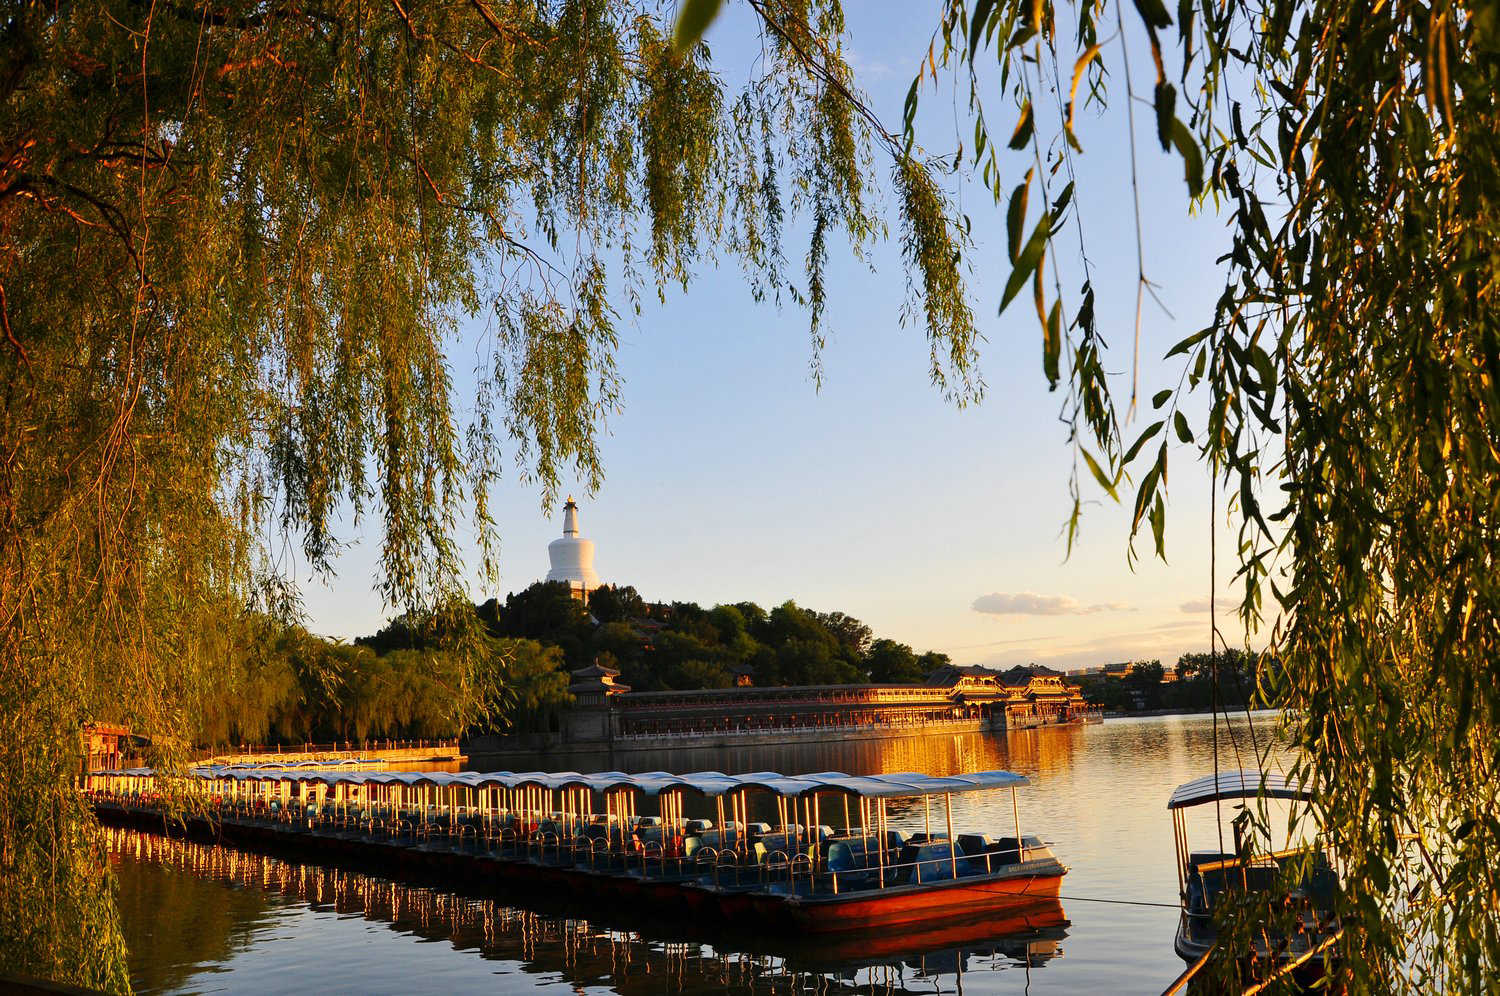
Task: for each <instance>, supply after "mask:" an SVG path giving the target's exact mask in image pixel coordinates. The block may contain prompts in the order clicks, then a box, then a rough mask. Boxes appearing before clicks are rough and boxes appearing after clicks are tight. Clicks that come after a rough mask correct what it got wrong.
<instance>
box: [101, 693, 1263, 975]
mask: <svg viewBox="0 0 1500 996" xmlns="http://www.w3.org/2000/svg"><path fill="white" fill-rule="evenodd" d="M1270 728H1271V717H1270V716H1269V715H1266V716H1257V719H1256V733H1257V737H1258V739H1259V740H1260V741H1261V743H1262V745H1263V744H1264V739H1265V736H1266V733H1267V732H1268V731H1269V730H1270ZM1233 732H1234V736H1235V742H1236V743H1237V744H1238V745H1239V747H1240V749H1241V754H1240V760H1241V761H1243V762H1244V764H1245V766H1253V764H1254V760H1253V753H1252V751H1251V748H1250V743H1249V736H1248V731H1247V729H1246V724H1245V722H1244V720H1243V719H1240V720H1239V721H1237V723H1236V724H1235V726H1234V730H1233ZM1219 739H1220V741H1221V766H1222V767H1225V768H1231V767H1239V766H1240V763H1239V762H1237V761H1236V760H1235V755H1234V752H1233V749H1232V746H1231V743H1230V741H1229V736H1228V734H1227V732H1226V730H1225V728H1224V723H1223V720H1222V719H1221V720H1220V722H1219ZM1213 740H1214V728H1213V724H1212V722H1211V721H1210V720H1209V719H1208V718H1207V717H1161V718H1152V719H1143V720H1110V721H1108V722H1106V723H1105V724H1104V725H1102V726H1089V727H1071V728H1061V729H1057V728H1054V729H1043V730H1027V731H1015V732H1011V733H1001V734H965V735H959V736H942V737H925V738H912V739H905V740H891V741H861V742H852V743H834V744H807V745H796V746H783V747H771V748H766V747H758V748H750V749H740V750H733V751H730V750H704V751H699V750H689V751H652V752H640V753H632V754H620V755H615V756H613V757H608V756H603V755H595V756H592V757H589V756H577V755H574V756H570V755H565V754H553V755H551V756H549V757H535V758H518V759H515V761H514V762H513V763H508V764H507V765H506V766H507V767H510V768H514V769H516V770H529V769H532V768H537V769H544V770H578V771H585V772H587V771H598V770H606V769H609V770H613V769H623V770H627V771H632V770H633V771H647V770H656V769H665V770H675V771H696V770H719V771H726V772H731V773H733V772H737V771H752V770H767V769H769V770H779V771H782V772H784V773H786V774H798V773H805V772H810V771H824V770H842V771H847V772H850V773H857V774H872V773H882V772H894V771H920V772H924V773H927V774H933V775H944V774H952V773H957V772H965V771H980V770H986V769H996V768H998V769H1008V770H1012V771H1019V772H1022V773H1024V774H1027V775H1031V776H1032V777H1033V779H1034V785H1033V787H1032V788H1029V789H1022V790H1021V791H1020V805H1021V822H1022V830H1023V832H1026V833H1039V834H1040V835H1041V836H1043V837H1045V838H1046V839H1047V840H1049V841H1051V842H1053V845H1054V850H1055V851H1056V853H1057V855H1058V857H1059V858H1061V859H1062V861H1064V862H1065V863H1066V864H1068V865H1069V866H1070V867H1071V872H1070V873H1069V875H1068V876H1067V877H1066V878H1065V879H1064V880H1063V889H1062V891H1063V896H1064V897H1065V898H1064V900H1063V903H1062V907H1063V908H1062V910H1060V911H1053V912H1051V913H1050V914H1046V913H1044V914H1042V915H1039V916H1035V917H1032V918H1031V921H1030V922H1022V923H1009V924H995V923H993V922H991V923H989V924H968V925H965V924H954V925H948V926H949V928H950V929H949V930H948V932H947V933H946V935H942V936H927V937H920V936H918V937H913V936H911V934H910V932H905V933H903V934H902V935H900V936H898V937H895V938H891V937H885V938H881V937H871V936H869V935H859V936H856V937H854V938H852V939H848V940H846V941H845V942H843V943H840V944H838V945H836V946H834V947H832V948H830V947H829V946H827V945H823V946H820V947H819V948H816V949H800V950H791V951H787V950H767V944H766V942H763V941H761V940H760V939H758V938H755V937H753V936H750V935H749V933H748V932H742V934H741V935H740V936H728V937H724V936H717V937H714V938H712V939H711V940H709V941H704V940H702V938H701V935H700V936H699V937H698V938H695V939H682V938H680V937H679V938H676V939H674V938H672V937H671V935H670V934H664V933H663V931H662V930H660V929H653V927H654V925H652V924H650V923H646V924H640V923H630V924H628V925H627V926H621V925H620V924H619V923H611V924H609V925H602V924H590V923H589V922H588V921H586V920H583V919H577V918H575V917H576V916H588V915H590V914H591V913H596V914H597V913H598V912H599V911H590V910H588V909H579V910H576V911H575V910H568V911H566V913H567V915H566V916H564V915H561V913H558V912H556V911H554V912H551V913H548V912H541V913H538V912H534V911H528V910H525V909H521V908H519V907H521V906H522V905H526V904H527V899H526V898H524V897H510V896H505V895H503V894H496V895H494V896H484V897H466V896H460V895H455V894H454V893H452V892H448V891H444V890H442V889H436V888H429V887H422V886H420V885H403V884H400V883H395V882H391V881H388V880H385V879H382V878H378V877H371V876H368V875H363V874H359V873H356V872H352V871H347V870H340V869H330V868H322V867H317V866H311V865H301V864H296V863H291V862H286V861H281V860H278V859H275V858H268V857H264V856H260V855H254V854H247V853H241V852H235V851H232V850H229V849H225V848H218V847H210V846H205V845H199V844H191V843H186V842H182V841H172V840H167V839H164V838H159V837H153V836H150V835H143V834H138V833H134V832H131V831H123V830H111V831H109V834H110V846H111V850H112V852H113V853H114V854H115V856H116V870H117V872H118V876H119V881H120V907H121V913H122V917H123V919H124V923H125V930H126V940H127V943H128V945H129V947H130V955H131V974H132V978H133V980H134V983H135V985H136V986H137V988H138V989H139V990H141V991H143V992H250V993H258V992H272V991H275V992H282V993H285V992H306V991H321V992H323V993H346V992H349V993H353V992H359V993H366V992H368V993H384V992H390V993H397V992H468V991H475V990H481V989H487V990H489V991H494V992H516V991H522V990H530V989H535V988H538V987H543V986H548V987H550V986H556V985H562V986H566V987H567V988H568V989H570V990H572V991H574V992H580V993H584V992H586V993H608V992H614V993H637V992H639V993H654V992H685V993H752V992H753V993H793V992H795V993H828V994H834V993H855V992H858V993H870V994H874V993H893V994H894V993H902V992H922V993H964V994H970V996H983V994H990V993H1021V992H1027V993H1076V992H1084V991H1088V990H1094V991H1097V992H1100V993H1108V992H1160V991H1161V989H1162V987H1163V986H1164V985H1165V984H1166V983H1167V982H1168V981H1170V980H1171V979H1172V978H1173V977H1174V976H1175V975H1176V974H1177V973H1178V972H1179V971H1180V970H1181V967H1182V966H1181V963H1180V962H1178V961H1177V960H1176V958H1175V956H1174V955H1173V954H1172V931H1173V929H1174V927H1175V925H1176V921H1177V913H1176V901H1177V896H1176V878H1175V872H1174V870H1173V851H1172V835H1171V822H1170V819H1169V818H1168V816H1167V812H1166V800H1167V796H1168V795H1169V794H1170V793H1171V790H1172V789H1173V788H1174V787H1175V786H1176V785H1178V784H1180V783H1182V782H1185V781H1187V780H1189V779H1191V778H1195V777H1198V776H1199V775H1202V774H1205V773H1208V772H1211V771H1212V769H1213ZM895 813H896V810H893V816H894V815H895ZM1203 815H1204V817H1205V820H1204V821H1200V823H1199V825H1197V826H1196V827H1195V831H1196V832H1198V833H1200V834H1203V835H1204V836H1202V837H1196V838H1194V839H1196V840H1200V841H1201V842H1202V843H1203V844H1208V843H1209V841H1208V839H1207V837H1208V836H1212V835H1213V834H1214V833H1215V832H1216V830H1215V828H1214V826H1213V824H1212V821H1211V813H1205V814H1203ZM1229 815H1232V814H1230V813H1227V812H1226V814H1225V818H1226V819H1227V818H1228V816H1229ZM922 819H923V812H922V807H921V805H920V804H918V805H916V806H910V807H907V808H906V809H905V810H902V811H900V815H899V817H896V818H895V819H893V822H894V823H896V824H897V825H904V826H905V827H907V828H908V829H911V828H920V826H921V822H922ZM1012 820H1013V817H1012V812H1011V800H1010V796H1009V793H1004V792H990V793H974V794H970V795H964V796H959V797H956V798H955V800H954V826H955V827H956V828H959V829H961V830H973V831H978V832H988V833H994V834H997V835H1002V834H1005V833H1007V832H1008V828H1010V827H1011V826H1012ZM1101 900H1114V901H1116V902H1113V903H1111V902H1102V901H1101ZM1122 901H1123V902H1122ZM1125 903H1130V904H1136V903H1153V904H1160V905H1126V904H1125ZM508 904H509V905H508ZM531 905H533V907H535V906H536V905H537V904H531ZM541 905H543V906H544V905H545V904H541ZM1064 918H1065V919H1064ZM603 919H608V918H607V917H605V918H603ZM1002 932H1003V933H1005V934H1006V935H1008V936H1004V937H999V938H997V937H996V934H997V933H1002ZM773 943H775V944H780V945H781V947H783V948H785V947H786V944H785V942H773Z"/></svg>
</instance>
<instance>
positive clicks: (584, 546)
mask: <svg viewBox="0 0 1500 996" xmlns="http://www.w3.org/2000/svg"><path fill="white" fill-rule="evenodd" d="M547 557H548V559H550V560H551V561H552V570H550V571H548V572H547V578H546V580H548V581H561V582H563V583H564V584H566V585H567V586H568V588H569V590H571V591H572V593H573V597H574V598H577V599H578V600H580V601H587V600H588V595H589V592H591V591H593V590H594V589H595V588H597V587H599V575H597V574H595V573H594V541H593V540H586V539H584V538H583V537H582V536H581V535H580V534H579V531H578V504H577V503H576V502H575V501H573V496H572V495H568V503H567V504H566V505H564V506H563V534H562V538H561V539H555V540H553V541H552V542H551V543H548V544H547Z"/></svg>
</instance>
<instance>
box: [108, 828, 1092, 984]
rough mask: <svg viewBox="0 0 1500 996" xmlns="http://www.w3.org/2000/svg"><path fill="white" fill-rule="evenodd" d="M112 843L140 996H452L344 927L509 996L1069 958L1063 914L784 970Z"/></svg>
mask: <svg viewBox="0 0 1500 996" xmlns="http://www.w3.org/2000/svg"><path fill="white" fill-rule="evenodd" d="M105 834H106V840H107V844H108V847H109V850H110V853H111V856H112V858H113V859H114V862H115V868H116V872H117V875H118V878H119V881H120V894H121V911H122V914H123V920H124V926H125V932H126V941H127V944H128V946H129V950H130V967H131V976H132V980H133V983H134V985H135V986H136V988H137V989H138V990H139V991H141V992H170V991H177V990H182V989H188V990H192V989H197V988H199V987H207V988H215V989H218V988H222V987H224V986H226V985H227V988H229V989H230V990H236V989H238V990H245V991H265V990H270V989H277V988H280V989H282V991H290V990H288V989H285V988H284V987H283V986H282V985H281V983H280V982H279V977H280V976H282V975H285V976H289V977H290V978H291V979H292V980H295V981H294V988H295V989H296V990H298V991H303V990H308V991H312V990H318V989H322V990H324V991H335V992H339V991H433V990H436V989H440V988H443V986H442V985H440V984H439V982H438V976H435V975H433V974H432V973H430V972H426V971H421V970H414V969H413V968H412V967H411V965H410V964H409V958H406V957H402V958H390V957H389V956H385V957H384V958H382V957H380V956H378V955H377V956H375V958H374V960H373V961H372V960H371V955H370V953H368V952H363V951H362V949H363V948H365V947H366V946H367V942H368V940H369V935H368V933H363V934H361V933H351V932H350V931H349V930H348V929H347V924H348V923H349V922H350V921H358V922H360V923H361V924H364V925H369V926H372V927H374V928H376V929H379V930H381V932H382V933H390V934H394V935H406V936H408V937H411V938H415V939H417V940H419V941H428V942H442V943H443V944H444V945H445V946H446V948H447V949H448V950H449V951H450V952H470V953H473V954H477V955H478V956H479V960H480V962H481V963H482V962H502V963H509V964H508V965H507V969H506V970H502V972H501V973H499V974H507V973H508V974H511V975H514V976H517V978H513V979H511V981H510V982H509V983H508V984H505V985H502V986H501V987H500V988H502V989H505V990H512V989H515V988H519V987H520V985H521V977H524V978H526V979H528V980H534V982H541V981H544V980H545V979H547V978H548V977H552V978H554V979H555V980H558V981H562V980H565V981H567V982H568V983H569V984H570V985H571V987H572V988H574V989H575V990H576V991H581V990H582V989H584V988H591V987H601V988H604V989H607V990H608V991H611V992H617V993H634V992H662V991H664V990H670V991H672V992H684V993H694V992H703V993H709V992H712V993H752V992H753V993H772V994H775V993H807V992H814V993H829V994H833V993H843V992H850V993H853V992H860V993H891V994H895V993H903V992H908V991H910V989H909V987H910V986H911V985H916V984H920V989H921V991H923V992H933V991H945V989H946V987H947V986H953V987H959V986H961V978H962V976H963V973H965V972H969V973H973V972H979V971H985V970H990V971H1001V970H1005V969H1010V968H1020V969H1022V971H1023V974H1025V972H1027V971H1029V970H1030V969H1032V968H1039V967H1041V966H1042V965H1044V964H1045V963H1046V962H1047V961H1049V960H1050V959H1052V958H1056V957H1058V956H1059V955H1061V954H1062V947H1061V945H1060V943H1059V942H1060V940H1061V939H1062V937H1063V936H1064V932H1065V926H1066V922H1065V921H1063V920H1062V916H1061V910H1060V909H1054V910H1052V911H1043V912H1040V913H1036V914H1032V915H1031V916H1030V917H1021V918H1014V920H1013V921H1011V923H1012V926H1016V925H1017V924H1020V925H1021V926H1024V927H1025V929H1024V930H1022V931H1021V932H1020V933H1019V934H1013V935H1012V936H1008V937H1005V938H1001V939H998V940H997V939H995V934H996V933H997V932H998V929H999V928H998V926H997V925H996V924H994V923H990V924H988V925H980V924H975V925H971V926H970V927H968V928H967V929H965V928H962V927H957V926H954V925H948V926H947V927H945V928H943V929H942V930H939V931H934V932H931V935H932V937H935V938H936V940H933V941H932V943H931V945H929V947H928V948H927V949H924V948H923V943H922V942H923V937H922V936H921V935H918V936H916V937H913V936H912V932H911V931H909V930H908V931H904V932H902V933H901V934H900V935H895V934H891V935H886V937H885V938H884V946H882V939H881V938H880V937H870V936H861V937H856V938H847V939H844V940H842V941H837V942H831V943H820V944H818V945H816V946H811V945H800V946H799V945H796V944H795V943H794V945H793V948H792V950H791V952H790V953H789V954H786V955H782V956H778V955H776V954H768V953H763V952H758V951H754V950H737V949H736V946H735V944H734V943H733V942H732V941H730V942H728V943H725V942H722V941H720V942H715V943H713V944H709V943H704V942H702V941H701V940H673V939H665V938H661V937H652V936H648V935H647V934H645V933H642V932H640V931H636V930H629V929H619V928H615V927H610V926H602V925H599V924H591V923H590V922H589V921H586V920H582V919H578V918H576V917H565V916H561V915H548V914H544V913H538V912H535V911H531V910H525V909H519V908H516V907H513V906H508V905H506V904H505V903H504V902H501V901H499V900H496V899H489V898H477V897H471V896H463V895H457V894H455V893H452V892H449V891H445V890H444V889H441V888H433V887H425V886H418V885H408V884H403V883H400V882H394V881H390V880H387V879H383V878H379V877H373V876H369V875H365V874H361V873H358V872H354V871H350V870H346V869H339V868H329V867H321V866H315V865H305V864H299V863H295V862H289V861H284V860H281V859H278V858H274V857H268V856H264V855H260V854H256V853H251V852H245V851H237V850H234V849H231V848H226V847H218V846H212V845H205V844H199V843H195V842H190V841H184V840H180V839H174V838H170V837H163V836H158V835H154V834H145V833H141V832H139V831H135V830H128V829H123V828H117V827H110V828H106V830H105ZM341 924H342V925H343V926H341ZM288 930H291V931H296V932H297V933H299V934H304V935H305V934H307V933H312V934H314V935H320V936H319V937H317V938H315V940H314V943H313V945H312V949H313V950H314V951H316V952H317V955H316V957H314V958H312V959H309V960H306V961H303V962H301V963H300V964H298V963H297V954H296V953H295V952H294V951H293V950H291V949H290V947H289V946H283V947H278V945H287V944H288V941H290V940H292V939H293V935H291V934H288V933H287V931H288ZM272 938H274V939H272ZM955 938H959V939H960V940H955ZM963 938H968V939H967V940H963ZM974 938H980V939H978V940H975V939H974ZM304 939H305V938H304ZM744 940H751V939H744ZM789 943H791V942H789ZM944 944H947V945H948V946H943V945H944ZM304 946H306V945H304ZM747 946H748V947H751V948H753V947H754V945H753V944H750V945H747ZM409 951H410V949H409V948H408V949H405V952H404V953H409ZM257 953H260V954H263V955H266V956H268V957H265V958H263V959H262V960H263V961H266V962H271V959H272V958H274V957H275V956H276V955H278V954H279V955H280V957H279V958H275V962H274V963H273V964H272V965H271V967H269V968H267V967H266V966H265V965H253V966H252V965H247V966H246V967H245V968H238V967H237V959H238V961H239V962H247V963H248V962H250V961H251V960H252V959H253V958H254V957H255V956H256V955H257ZM474 965H475V959H473V958H468V959H462V960H459V959H454V958H452V957H451V955H450V956H449V959H448V962H447V964H446V965H445V966H444V968H445V971H447V970H451V969H452V968H453V967H454V966H465V967H467V968H469V969H473V968H474ZM809 966H815V967H809ZM460 974H463V973H460ZM467 974H468V976H469V977H470V980H471V981H473V980H482V979H484V978H485V976H486V975H487V974H488V975H494V974H496V973H495V972H494V971H493V970H492V969H490V968H484V969H481V970H479V971H477V972H475V971H469V972H468V973H467ZM943 979H946V980H947V982H946V983H944V982H942V981H941V980H943ZM451 981H455V982H457V981H458V980H451ZM534 982H533V981H528V982H526V986H527V987H529V986H530V985H532V984H534Z"/></svg>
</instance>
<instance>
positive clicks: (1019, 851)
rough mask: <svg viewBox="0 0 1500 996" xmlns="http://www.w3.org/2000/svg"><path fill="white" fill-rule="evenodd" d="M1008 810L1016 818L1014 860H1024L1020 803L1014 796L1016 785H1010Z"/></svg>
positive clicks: (1024, 851)
mask: <svg viewBox="0 0 1500 996" xmlns="http://www.w3.org/2000/svg"><path fill="white" fill-rule="evenodd" d="M1010 811H1011V814H1012V815H1013V816H1015V818H1016V861H1018V862H1020V861H1025V860H1026V848H1025V847H1024V846H1023V845H1022V843H1021V803H1020V801H1019V800H1018V799H1017V798H1016V787H1015V786H1014V785H1012V786H1011V787H1010Z"/></svg>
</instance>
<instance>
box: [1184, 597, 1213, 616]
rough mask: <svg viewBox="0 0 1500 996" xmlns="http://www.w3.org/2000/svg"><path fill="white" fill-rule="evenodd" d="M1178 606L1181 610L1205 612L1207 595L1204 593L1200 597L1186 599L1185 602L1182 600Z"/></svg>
mask: <svg viewBox="0 0 1500 996" xmlns="http://www.w3.org/2000/svg"><path fill="white" fill-rule="evenodd" d="M1179 608H1180V609H1181V610H1182V611H1183V612H1207V611H1208V596H1207V595H1204V596H1203V597H1201V598H1191V599H1188V600H1187V601H1186V602H1183V603H1182V605H1181V606H1179Z"/></svg>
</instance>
